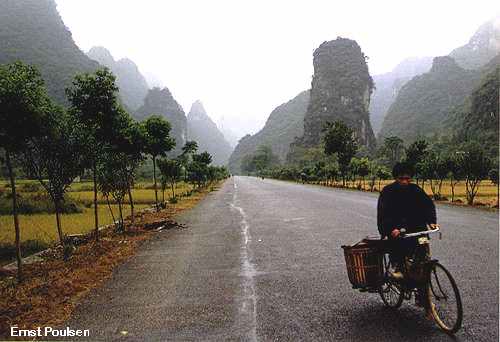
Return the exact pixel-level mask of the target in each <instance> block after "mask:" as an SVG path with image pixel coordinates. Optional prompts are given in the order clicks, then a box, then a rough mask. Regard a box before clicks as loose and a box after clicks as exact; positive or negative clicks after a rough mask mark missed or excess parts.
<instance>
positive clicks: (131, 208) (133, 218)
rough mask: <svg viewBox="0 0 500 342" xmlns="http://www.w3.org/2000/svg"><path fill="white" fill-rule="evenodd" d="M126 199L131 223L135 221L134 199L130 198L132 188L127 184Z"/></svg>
mask: <svg viewBox="0 0 500 342" xmlns="http://www.w3.org/2000/svg"><path fill="white" fill-rule="evenodd" d="M128 201H129V203H130V217H131V221H132V224H134V222H135V217H134V200H133V199H132V189H131V186H130V185H129V186H128Z"/></svg>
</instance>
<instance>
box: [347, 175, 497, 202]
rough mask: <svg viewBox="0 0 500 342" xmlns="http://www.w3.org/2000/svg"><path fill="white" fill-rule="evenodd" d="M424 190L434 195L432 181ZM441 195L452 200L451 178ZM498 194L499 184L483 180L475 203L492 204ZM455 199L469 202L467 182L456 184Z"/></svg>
mask: <svg viewBox="0 0 500 342" xmlns="http://www.w3.org/2000/svg"><path fill="white" fill-rule="evenodd" d="M392 182H393V180H387V181H382V182H381V183H380V184H381V188H382V189H383V188H384V186H385V185H387V184H390V183H392ZM357 184H358V181H356V182H355V183H353V182H349V184H348V186H349V187H351V188H356V186H357ZM419 186H422V182H419ZM364 189H365V190H369V186H368V181H365V187H364ZM375 189H376V190H379V187H378V182H376V183H375ZM424 190H425V192H426V193H427V194H428V195H432V191H431V185H430V182H426V183H425V188H424ZM441 196H445V197H447V198H448V200H450V201H451V186H450V181H449V180H445V181H444V182H443V186H442V188H441ZM497 196H498V188H497V186H496V185H495V184H493V183H492V182H491V181H489V180H485V181H482V182H481V184H480V185H479V191H478V193H477V195H476V197H475V199H474V203H475V204H487V205H491V204H494V203H496V200H497ZM454 200H455V201H457V200H460V201H462V202H463V203H467V199H466V192H465V182H459V183H458V184H457V185H456V186H455V198H454Z"/></svg>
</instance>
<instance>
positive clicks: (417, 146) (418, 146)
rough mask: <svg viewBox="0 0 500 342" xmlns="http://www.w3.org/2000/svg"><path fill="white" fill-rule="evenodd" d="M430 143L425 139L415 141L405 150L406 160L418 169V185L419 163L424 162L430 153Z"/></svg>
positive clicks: (417, 175)
mask: <svg viewBox="0 0 500 342" xmlns="http://www.w3.org/2000/svg"><path fill="white" fill-rule="evenodd" d="M428 147H429V144H428V143H427V142H426V141H425V140H417V141H415V142H413V143H412V144H411V145H410V146H408V148H407V149H406V151H405V154H406V156H405V160H404V161H405V162H406V163H407V164H409V165H410V166H411V167H413V168H414V170H415V171H416V177H417V185H418V178H419V176H420V174H419V171H420V170H419V169H418V165H419V163H421V162H422V160H423V159H424V158H425V156H426V155H427V153H428V150H427V149H428Z"/></svg>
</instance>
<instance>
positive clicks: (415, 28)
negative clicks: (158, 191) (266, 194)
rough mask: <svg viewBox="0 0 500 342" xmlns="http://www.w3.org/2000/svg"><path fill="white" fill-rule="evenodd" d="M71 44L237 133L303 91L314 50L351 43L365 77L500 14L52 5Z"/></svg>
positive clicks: (380, 5)
mask: <svg viewBox="0 0 500 342" xmlns="http://www.w3.org/2000/svg"><path fill="white" fill-rule="evenodd" d="M57 3H58V10H59V11H60V13H61V16H62V18H63V20H64V22H65V24H66V25H67V26H68V27H69V29H70V30H71V31H72V33H73V38H74V39H75V41H76V43H77V44H78V46H79V47H80V48H81V49H82V50H84V51H88V50H89V49H90V48H91V47H92V46H104V47H106V48H107V49H109V50H110V51H111V53H112V54H113V55H114V57H115V58H122V57H128V58H130V59H132V60H133V61H134V62H136V63H137V64H138V66H139V69H140V70H141V72H142V73H143V74H144V75H145V76H146V77H147V78H148V80H149V81H151V82H152V83H153V84H154V85H163V86H167V87H168V88H169V89H170V90H171V91H172V93H173V95H174V97H175V98H176V99H177V100H178V101H179V102H180V104H181V105H182V106H183V108H184V109H185V110H189V108H190V106H191V103H192V102H193V101H194V100H196V99H200V100H202V101H203V103H204V105H205V108H206V109H207V112H208V113H209V115H210V116H211V117H212V118H213V119H214V121H216V122H219V121H220V118H221V117H224V125H225V126H226V127H229V128H231V129H232V130H233V131H234V132H235V133H236V134H237V135H238V136H242V135H243V134H245V133H255V132H256V131H258V130H259V129H260V128H261V127H262V126H263V125H264V123H265V120H266V119H267V117H268V115H269V113H270V112H271V111H272V110H273V109H274V108H275V107H276V106H278V105H279V104H281V103H283V102H286V101H288V100H290V99H291V98H293V97H294V96H295V95H297V94H298V93H299V92H300V91H302V90H305V89H308V88H309V87H310V82H311V75H312V72H313V69H312V53H313V51H314V49H315V48H316V47H317V46H318V45H319V44H320V43H322V42H323V41H325V40H332V39H335V38H336V37H337V36H342V37H347V38H351V39H355V40H357V41H358V43H359V44H360V46H361V48H362V50H363V52H364V53H365V54H366V55H368V57H369V68H370V73H371V74H372V75H375V74H379V73H383V72H387V71H390V70H391V69H392V68H393V67H394V66H395V65H396V64H398V63H399V62H400V61H401V60H403V59H405V58H407V57H411V56H439V55H446V54H448V53H449V52H450V51H451V50H453V49H454V48H456V47H458V46H461V45H463V44H465V43H466V42H467V41H468V40H469V38H470V37H471V36H472V35H473V34H474V32H475V30H476V29H477V28H478V26H479V25H481V24H482V23H483V22H485V21H487V20H489V19H491V18H492V17H493V16H495V15H498V14H500V3H499V2H498V1H493V0H476V1H473V2H468V1H467V2H466V1H461V2H457V1H419V2H418V4H417V3H410V2H404V1H384V2H381V1H342V2H339V1H331V0H330V1H290V0H288V1H282V0H279V1H277V0H273V1H260V0H253V1H246V2H242V1H234V0H233V1H230V0H220V1H218V0H217V1H216V0H214V1H201V0H200V1H193V0H179V1H156V0H142V1H135V0H129V1H127V0H125V1H124V0H106V1H102V0H85V1H83V0H79V1H75V0H57Z"/></svg>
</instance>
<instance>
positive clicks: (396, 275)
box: [389, 265, 404, 280]
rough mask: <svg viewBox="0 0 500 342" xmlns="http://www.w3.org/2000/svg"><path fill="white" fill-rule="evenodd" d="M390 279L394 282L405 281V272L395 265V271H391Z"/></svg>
mask: <svg viewBox="0 0 500 342" xmlns="http://www.w3.org/2000/svg"><path fill="white" fill-rule="evenodd" d="M389 277H390V278H391V279H393V280H403V278H404V276H403V272H401V267H399V265H395V267H394V268H393V269H391V270H390V271H389Z"/></svg>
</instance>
